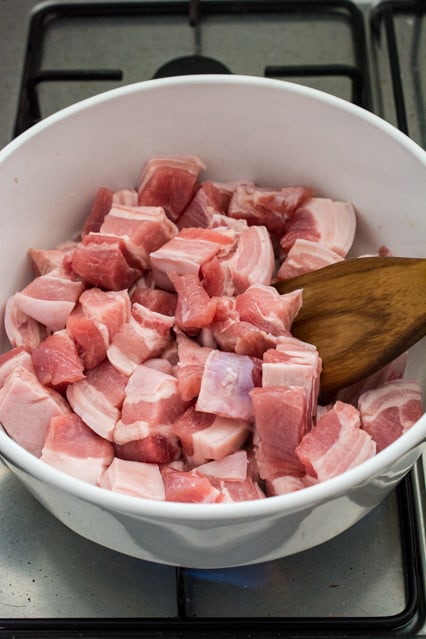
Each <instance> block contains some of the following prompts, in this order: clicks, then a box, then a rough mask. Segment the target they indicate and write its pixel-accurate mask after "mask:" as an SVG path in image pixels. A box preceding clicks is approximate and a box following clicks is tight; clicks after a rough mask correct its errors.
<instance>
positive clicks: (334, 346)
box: [275, 257, 426, 398]
mask: <svg viewBox="0 0 426 639" xmlns="http://www.w3.org/2000/svg"><path fill="white" fill-rule="evenodd" d="M275 287H276V288H277V290H278V291H279V292H280V293H288V292H290V291H294V290H296V289H299V288H303V306H302V308H301V310H300V312H299V313H298V315H297V317H296V319H295V321H294V323H293V327H292V331H291V332H292V334H293V335H294V336H295V337H298V338H299V339H301V340H304V341H306V342H309V343H311V344H315V345H316V347H317V348H318V351H319V354H320V356H321V358H322V362H323V372H322V374H321V380H320V387H321V396H322V397H323V398H324V397H330V398H331V397H332V396H333V395H334V394H335V393H336V392H337V391H338V390H339V389H341V388H345V387H346V386H349V385H350V384H353V383H354V382H357V381H359V380H361V379H363V378H364V377H367V376H368V375H371V374H372V373H374V372H376V371H377V370H379V369H380V368H382V367H383V366H385V364H388V363H389V362H390V361H392V360H393V359H395V358H396V357H398V355H401V354H402V353H403V352H404V351H406V350H407V349H408V348H409V347H410V346H412V345H413V344H415V343H416V342H417V341H418V340H419V339H421V338H422V337H423V336H424V335H425V334H426V259H419V258H405V257H363V258H357V259H351V260H344V261H342V262H337V263H336V264H331V265H330V266H326V267H324V268H322V269H319V270H317V271H313V272H312V273H306V274H305V275H300V276H298V277H294V278H292V279H289V280H284V281H281V282H277V283H276V284H275Z"/></svg>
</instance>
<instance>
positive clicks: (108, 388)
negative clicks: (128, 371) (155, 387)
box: [86, 360, 128, 408]
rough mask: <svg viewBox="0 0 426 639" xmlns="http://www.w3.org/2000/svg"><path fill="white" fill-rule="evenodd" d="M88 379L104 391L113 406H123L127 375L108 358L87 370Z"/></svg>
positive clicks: (101, 391)
mask: <svg viewBox="0 0 426 639" xmlns="http://www.w3.org/2000/svg"><path fill="white" fill-rule="evenodd" d="M86 380H87V381H88V382H89V384H91V385H92V386H94V387H95V388H96V390H98V391H99V392H100V393H103V394H104V395H105V397H107V399H108V401H109V402H110V403H111V404H112V405H113V406H115V407H116V408H121V406H122V404H123V400H124V392H125V388H126V384H127V382H128V377H127V375H123V373H120V371H118V370H117V369H116V368H114V366H112V364H110V363H109V361H108V360H104V361H103V362H102V363H101V364H99V366H97V367H96V368H92V370H90V371H87V372H86Z"/></svg>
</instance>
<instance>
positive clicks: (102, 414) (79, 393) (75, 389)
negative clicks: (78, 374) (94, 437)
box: [66, 379, 120, 441]
mask: <svg viewBox="0 0 426 639" xmlns="http://www.w3.org/2000/svg"><path fill="white" fill-rule="evenodd" d="M66 395H67V399H68V402H69V403H70V406H71V407H72V409H73V411H74V412H75V413H76V414H77V415H79V416H80V417H81V419H82V420H83V421H84V422H85V423H86V424H87V425H88V426H90V428H91V429H92V430H93V432H95V433H97V434H98V435H100V436H101V437H103V438H104V439H107V440H109V441H112V439H113V433H114V429H115V426H116V424H117V421H118V420H119V418H120V411H119V410H118V409H117V408H116V407H115V406H113V404H111V402H110V401H109V399H108V397H107V396H106V395H105V394H104V393H102V392H101V391H99V390H98V389H97V388H95V386H93V384H91V383H90V382H89V381H88V380H87V379H82V380H81V381H79V382H76V383H75V384H70V385H69V386H68V387H67V390H66Z"/></svg>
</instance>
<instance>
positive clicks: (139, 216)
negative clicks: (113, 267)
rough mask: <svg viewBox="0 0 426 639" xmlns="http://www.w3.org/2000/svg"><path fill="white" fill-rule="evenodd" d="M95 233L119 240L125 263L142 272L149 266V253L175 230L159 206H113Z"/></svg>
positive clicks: (171, 235) (165, 240)
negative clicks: (122, 244)
mask: <svg viewBox="0 0 426 639" xmlns="http://www.w3.org/2000/svg"><path fill="white" fill-rule="evenodd" d="M99 232H100V233H103V234H105V235H114V236H116V237H121V238H123V241H124V244H125V247H126V252H125V255H126V259H127V261H128V262H129V264H131V265H132V266H134V267H136V268H140V269H142V270H144V269H147V268H148V267H149V264H150V258H149V256H150V253H152V252H153V251H155V250H156V249H158V248H160V246H162V245H163V244H164V243H165V242H167V241H168V240H170V239H171V238H172V237H173V236H174V235H176V233H177V228H176V226H175V225H174V224H173V222H171V221H170V220H169V219H168V217H167V216H166V214H165V212H164V209H163V208H162V207H161V206H124V205H120V204H114V205H113V206H112V207H111V209H110V211H109V213H108V214H107V215H106V217H105V219H104V221H103V223H102V226H101V228H100V231H99Z"/></svg>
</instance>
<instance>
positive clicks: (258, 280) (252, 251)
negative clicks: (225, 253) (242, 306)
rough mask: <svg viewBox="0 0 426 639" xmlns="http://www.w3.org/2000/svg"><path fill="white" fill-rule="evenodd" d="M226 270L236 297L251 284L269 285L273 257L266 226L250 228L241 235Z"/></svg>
mask: <svg viewBox="0 0 426 639" xmlns="http://www.w3.org/2000/svg"><path fill="white" fill-rule="evenodd" d="M228 268H229V269H230V271H231V275H232V280H233V283H234V292H235V294H237V295H238V294H239V293H243V292H244V291H245V290H246V289H247V288H248V287H249V286H250V285H251V284H266V285H269V284H270V283H271V279H272V274H273V272H274V270H275V256H274V248H273V246H272V241H271V237H270V235H269V233H268V229H267V228H266V226H251V227H250V228H248V229H247V230H246V231H243V232H242V233H241V235H240V236H239V237H238V241H237V247H236V250H235V253H234V254H233V256H232V260H231V261H230V262H229V263H228Z"/></svg>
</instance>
